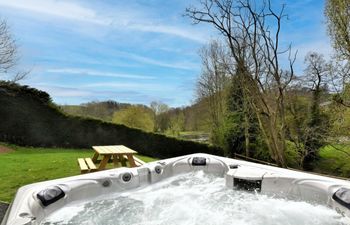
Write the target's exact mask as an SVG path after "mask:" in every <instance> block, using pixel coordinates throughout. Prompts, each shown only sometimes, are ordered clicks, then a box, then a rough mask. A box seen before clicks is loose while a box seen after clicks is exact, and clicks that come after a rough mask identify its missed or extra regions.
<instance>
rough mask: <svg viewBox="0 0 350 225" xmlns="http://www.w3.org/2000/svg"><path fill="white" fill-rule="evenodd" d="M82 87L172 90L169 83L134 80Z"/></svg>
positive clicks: (83, 86) (84, 86)
mask: <svg viewBox="0 0 350 225" xmlns="http://www.w3.org/2000/svg"><path fill="white" fill-rule="evenodd" d="M80 87H82V88H103V89H108V88H118V89H125V90H137V91H141V90H142V91H165V90H173V89H174V87H172V86H170V85H164V84H157V83H140V82H137V83H134V82H101V83H91V84H85V85H80Z"/></svg>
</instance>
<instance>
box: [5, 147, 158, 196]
mask: <svg viewBox="0 0 350 225" xmlns="http://www.w3.org/2000/svg"><path fill="white" fill-rule="evenodd" d="M6 146H7V147H10V148H11V149H13V151H10V152H7V153H1V154H0V165H1V169H0V201H5V202H10V201H11V200H12V198H13V197H14V195H15V193H16V191H17V189H18V188H19V187H21V186H23V185H26V184H30V183H34V182H39V181H45V180H51V179H56V178H62V177H67V176H73V175H78V174H80V170H79V166H78V165H77V158H81V157H92V155H93V150H92V149H85V150H84V149H62V148H28V147H18V146H13V145H6ZM137 157H138V158H140V159H141V160H143V161H145V162H150V161H154V160H156V159H154V158H150V157H146V156H141V155H138V156H137Z"/></svg>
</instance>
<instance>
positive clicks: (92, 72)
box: [46, 68, 155, 80]
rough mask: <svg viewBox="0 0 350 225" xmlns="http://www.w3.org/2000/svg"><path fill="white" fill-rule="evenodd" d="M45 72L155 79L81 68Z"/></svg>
mask: <svg viewBox="0 0 350 225" xmlns="http://www.w3.org/2000/svg"><path fill="white" fill-rule="evenodd" d="M46 72H48V73H59V74H74V75H85V76H102V77H117V78H128V79H144V80H150V79H155V77H153V76H147V75H136V74H123V73H114V72H105V71H98V70H91V69H83V68H57V69H48V70H46Z"/></svg>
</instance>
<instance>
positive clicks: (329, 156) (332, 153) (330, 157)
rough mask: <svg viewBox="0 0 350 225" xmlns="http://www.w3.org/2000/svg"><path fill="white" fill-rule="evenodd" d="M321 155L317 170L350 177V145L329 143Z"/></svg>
mask: <svg viewBox="0 0 350 225" xmlns="http://www.w3.org/2000/svg"><path fill="white" fill-rule="evenodd" d="M319 155H320V160H319V161H318V162H317V165H316V168H317V169H316V172H321V173H327V174H331V175H336V176H342V177H350V145H334V146H331V145H327V146H325V147H323V148H322V149H320V152H319Z"/></svg>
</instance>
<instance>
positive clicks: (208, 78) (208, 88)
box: [196, 41, 229, 142]
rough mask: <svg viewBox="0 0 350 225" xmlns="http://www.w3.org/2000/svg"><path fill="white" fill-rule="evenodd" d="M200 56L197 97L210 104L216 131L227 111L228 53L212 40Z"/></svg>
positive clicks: (213, 127)
mask: <svg viewBox="0 0 350 225" xmlns="http://www.w3.org/2000/svg"><path fill="white" fill-rule="evenodd" d="M200 56H201V59H202V73H201V75H200V77H199V79H198V81H197V90H196V91H197V98H198V99H199V100H203V101H205V102H206V103H207V104H208V106H209V107H208V110H209V114H210V124H211V126H212V132H215V131H217V129H219V128H220V126H221V124H222V122H223V119H224V113H225V103H226V96H225V95H226V91H227V87H228V85H229V74H228V72H227V67H228V65H227V61H226V60H227V53H226V52H225V48H224V46H223V45H222V44H221V43H219V42H218V41H212V42H211V43H210V44H209V45H208V46H206V47H203V48H202V49H201V51H200ZM214 136H215V135H214ZM214 142H215V140H214Z"/></svg>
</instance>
